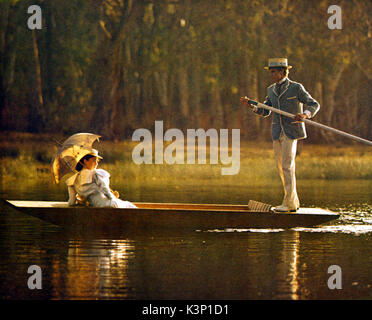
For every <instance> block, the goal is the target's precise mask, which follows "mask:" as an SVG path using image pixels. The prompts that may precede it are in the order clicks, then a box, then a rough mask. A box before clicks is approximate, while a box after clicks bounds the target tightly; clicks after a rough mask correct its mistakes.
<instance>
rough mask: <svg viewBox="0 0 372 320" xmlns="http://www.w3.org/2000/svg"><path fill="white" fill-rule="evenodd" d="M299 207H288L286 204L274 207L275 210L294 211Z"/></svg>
mask: <svg viewBox="0 0 372 320" xmlns="http://www.w3.org/2000/svg"><path fill="white" fill-rule="evenodd" d="M298 209H299V208H289V207H287V206H286V205H283V204H282V205H280V206H277V207H275V208H274V211H276V212H296V211H297V210H298Z"/></svg>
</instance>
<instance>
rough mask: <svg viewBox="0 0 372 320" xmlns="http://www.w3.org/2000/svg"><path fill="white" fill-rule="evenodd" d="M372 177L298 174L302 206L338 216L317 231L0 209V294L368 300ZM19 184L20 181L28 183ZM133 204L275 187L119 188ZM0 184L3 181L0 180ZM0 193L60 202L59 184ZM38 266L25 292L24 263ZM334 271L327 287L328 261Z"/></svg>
mask: <svg viewBox="0 0 372 320" xmlns="http://www.w3.org/2000/svg"><path fill="white" fill-rule="evenodd" d="M371 187H372V183H371V182H370V181H337V182H336V181H327V182H324V181H305V182H300V184H299V193H300V195H301V201H302V205H303V206H316V207H323V208H329V209H331V210H334V211H338V212H340V213H341V218H340V219H339V220H337V221H335V222H332V223H330V224H328V225H326V226H320V227H316V228H294V229H291V230H282V229H261V230H256V229H238V230H236V229H226V230H208V231H204V232H201V231H197V230H196V231H195V232H190V233H177V231H175V232H173V233H172V234H163V233H158V234H143V233H136V231H135V230H133V232H131V233H130V234H120V233H119V234H115V235H112V236H105V238H102V237H100V236H95V235H94V234H93V235H92V234H90V235H89V236H88V235H80V234H72V233H69V232H67V231H63V230H61V229H60V228H58V227H56V226H53V225H50V224H47V223H44V222H42V221H40V220H38V219H35V218H32V217H28V216H25V215H23V214H20V213H18V212H15V211H13V210H9V209H4V208H2V212H1V215H0V233H1V236H0V237H1V238H0V241H1V242H0V277H1V282H0V297H1V298H3V299H4V298H5V299H365V298H369V299H370V298H372V271H371V270H372V268H371V263H372V258H371V247H372V202H371V192H370V190H371ZM26 189H27V188H26ZM117 189H119V191H120V193H121V194H123V195H125V198H126V199H128V200H132V201H151V202H194V203H231V204H244V203H247V202H248V200H249V199H254V200H258V201H262V202H266V203H271V204H274V205H276V204H278V203H279V202H280V200H281V189H280V186H273V187H271V186H263V187H257V186H252V187H250V186H249V185H247V187H245V188H241V187H240V188H232V187H231V186H218V188H217V187H216V186H213V185H211V186H202V187H195V186H187V185H186V186H185V185H183V186H182V188H181V186H180V185H178V184H174V185H167V186H166V187H164V186H158V187H156V186H153V187H151V188H146V187H144V188H141V189H139V188H131V189H129V188H128V187H125V186H118V188H117ZM3 190H5V188H4V187H3ZM1 197H2V198H8V199H24V200H26V199H27V200H64V201H65V200H66V192H65V190H64V189H63V187H50V186H48V185H46V186H40V188H38V190H35V189H33V190H23V191H22V192H21V193H20V192H19V190H18V191H17V188H16V186H14V187H12V186H7V187H6V191H2V192H1ZM30 265H38V266H40V267H41V269H42V285H43V287H42V289H41V290H30V289H28V287H27V280H28V277H29V276H30V275H29V274H28V273H27V269H28V267H29V266H30ZM332 265H338V266H340V267H341V270H342V289H340V290H338V289H334V290H331V289H329V288H328V285H327V282H328V279H329V277H330V276H331V274H329V273H328V268H329V267H330V266H332Z"/></svg>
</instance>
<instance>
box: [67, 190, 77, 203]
mask: <svg viewBox="0 0 372 320" xmlns="http://www.w3.org/2000/svg"><path fill="white" fill-rule="evenodd" d="M68 197H69V199H68V205H69V206H74V205H75V203H76V191H75V188H74V187H73V186H68Z"/></svg>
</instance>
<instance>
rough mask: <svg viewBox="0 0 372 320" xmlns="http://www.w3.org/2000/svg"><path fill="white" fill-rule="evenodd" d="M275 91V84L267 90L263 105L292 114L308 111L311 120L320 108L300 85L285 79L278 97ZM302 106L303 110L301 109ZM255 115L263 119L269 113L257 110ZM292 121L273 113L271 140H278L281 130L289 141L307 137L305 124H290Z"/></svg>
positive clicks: (260, 109)
mask: <svg viewBox="0 0 372 320" xmlns="http://www.w3.org/2000/svg"><path fill="white" fill-rule="evenodd" d="M277 90H278V87H277V84H273V85H271V86H270V87H268V88H267V96H266V100H265V102H264V104H266V105H268V106H271V107H273V108H276V109H280V110H283V111H286V112H289V113H292V114H297V113H303V112H304V111H305V110H308V111H310V113H311V118H312V117H314V116H315V114H316V113H317V112H318V110H319V108H320V106H319V103H318V102H317V101H316V100H315V99H313V98H312V97H311V95H310V94H309V93H308V92H307V91H306V90H305V88H304V86H303V85H302V84H301V83H298V82H294V81H291V80H289V79H288V78H287V79H286V80H285V81H284V83H283V84H282V85H281V89H280V94H279V95H278V91H277ZM304 105H305V108H304V107H303V106H304ZM256 113H257V114H259V115H261V116H263V117H268V116H269V115H270V114H271V111H270V110H266V109H263V108H258V109H257V111H256ZM294 121H295V120H294V119H292V118H288V117H286V116H282V115H279V114H277V113H274V115H273V122H272V131H271V133H272V138H273V140H278V139H279V137H280V133H281V132H282V130H284V133H285V134H286V136H287V137H288V138H290V139H305V138H306V137H307V136H306V129H305V123H303V122H300V123H292V122H294Z"/></svg>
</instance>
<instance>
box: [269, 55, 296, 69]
mask: <svg viewBox="0 0 372 320" xmlns="http://www.w3.org/2000/svg"><path fill="white" fill-rule="evenodd" d="M270 68H287V69H291V68H292V66H289V65H288V59H287V58H271V59H269V65H268V66H267V67H265V70H268V69H270Z"/></svg>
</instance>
